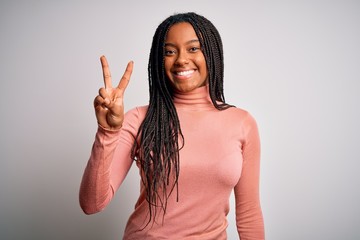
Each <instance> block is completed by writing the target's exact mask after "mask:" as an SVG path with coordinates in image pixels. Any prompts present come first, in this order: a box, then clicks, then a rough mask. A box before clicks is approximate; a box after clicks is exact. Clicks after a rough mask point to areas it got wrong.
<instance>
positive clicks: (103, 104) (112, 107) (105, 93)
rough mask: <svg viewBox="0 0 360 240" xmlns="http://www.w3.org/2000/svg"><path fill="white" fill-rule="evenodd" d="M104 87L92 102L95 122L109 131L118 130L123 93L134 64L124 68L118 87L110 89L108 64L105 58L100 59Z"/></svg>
mask: <svg viewBox="0 0 360 240" xmlns="http://www.w3.org/2000/svg"><path fill="white" fill-rule="evenodd" d="M100 61H101V66H102V71H103V77H104V84H105V87H103V88H100V89H99V95H98V96H96V98H95V100H94V108H95V114H96V119H97V122H98V124H99V125H100V126H102V127H103V128H106V129H110V130H116V129H120V128H121V126H122V123H123V121H124V101H123V99H124V92H125V89H126V87H127V85H128V83H129V81H130V77H131V73H132V70H133V66H134V62H133V61H130V62H129V63H128V65H127V67H126V70H125V73H124V75H123V76H122V78H121V80H120V82H119V84H118V86H117V87H116V88H113V87H112V83H111V74H110V69H109V64H108V62H107V60H106V58H105V56H101V57H100Z"/></svg>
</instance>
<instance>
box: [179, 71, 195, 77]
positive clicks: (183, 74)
mask: <svg viewBox="0 0 360 240" xmlns="http://www.w3.org/2000/svg"><path fill="white" fill-rule="evenodd" d="M193 72H194V70H189V71H183V72H176V74H177V75H180V76H186V75H189V74H191V73H193Z"/></svg>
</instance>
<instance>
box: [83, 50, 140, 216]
mask: <svg viewBox="0 0 360 240" xmlns="http://www.w3.org/2000/svg"><path fill="white" fill-rule="evenodd" d="M100 61H101V66H102V70H103V78H104V84H105V87H103V88H100V90H99V95H98V96H97V97H96V98H95V100H94V108H95V114H96V119H97V122H98V125H99V128H98V131H97V133H96V138H95V142H94V145H93V148H92V152H91V156H90V159H89V161H88V164H87V166H86V169H85V172H84V175H83V178H82V182H81V186H80V196H79V199H80V206H81V208H82V209H83V211H84V212H85V213H87V214H91V213H96V212H99V211H101V210H102V209H103V208H105V206H106V205H107V204H108V203H109V202H110V200H111V199H112V197H113V195H114V192H115V190H114V189H117V187H119V186H120V184H121V183H122V181H123V180H124V178H125V176H126V174H127V172H128V170H129V168H130V166H131V159H130V152H131V146H132V143H133V141H134V139H135V138H134V132H133V131H131V130H134V129H133V127H131V126H130V125H129V122H131V120H134V119H131V114H130V116H129V117H127V118H128V119H127V120H126V121H124V117H125V116H124V105H123V97H124V91H125V89H126V87H127V85H128V83H129V80H130V77H131V73H132V69H133V62H129V63H128V65H127V67H126V70H125V73H124V75H123V76H122V78H121V80H120V82H119V84H118V86H117V87H115V88H113V87H112V83H111V74H110V69H109V65H108V63H107V60H106V58H105V56H102V57H101V58H100ZM133 112H134V111H133ZM129 118H130V121H129ZM133 122H134V121H133Z"/></svg>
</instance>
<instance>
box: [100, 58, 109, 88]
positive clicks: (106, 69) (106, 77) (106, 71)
mask: <svg viewBox="0 0 360 240" xmlns="http://www.w3.org/2000/svg"><path fill="white" fill-rule="evenodd" d="M100 61H101V67H102V71H103V77H104V84H105V89H107V88H112V85H111V73H110V68H109V64H108V62H107V60H106V57H105V56H104V55H103V56H101V57H100Z"/></svg>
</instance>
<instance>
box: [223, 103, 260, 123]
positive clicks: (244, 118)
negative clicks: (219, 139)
mask: <svg viewBox="0 0 360 240" xmlns="http://www.w3.org/2000/svg"><path fill="white" fill-rule="evenodd" d="M225 111H226V112H227V114H228V115H229V117H230V118H232V119H233V120H235V121H240V122H243V123H253V124H254V123H255V124H256V120H255V118H254V117H253V115H252V114H251V113H250V112H249V111H247V110H245V109H243V108H239V107H230V108H228V109H227V110H225Z"/></svg>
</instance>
